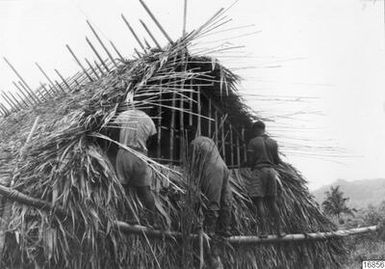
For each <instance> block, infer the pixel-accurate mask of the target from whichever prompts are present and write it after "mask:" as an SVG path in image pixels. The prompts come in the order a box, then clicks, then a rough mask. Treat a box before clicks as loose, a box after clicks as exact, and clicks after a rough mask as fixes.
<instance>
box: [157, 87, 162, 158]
mask: <svg viewBox="0 0 385 269" xmlns="http://www.w3.org/2000/svg"><path fill="white" fill-rule="evenodd" d="M161 102H162V81H160V85H159V106H158V143H157V145H158V148H157V157H158V158H159V159H160V158H161V157H162V156H161V147H160V145H161V140H162V106H161Z"/></svg>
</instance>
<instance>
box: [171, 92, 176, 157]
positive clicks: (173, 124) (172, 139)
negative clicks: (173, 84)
mask: <svg viewBox="0 0 385 269" xmlns="http://www.w3.org/2000/svg"><path fill="white" fill-rule="evenodd" d="M175 98H176V94H175V90H174V91H173V93H172V101H171V102H172V105H171V106H172V108H171V124H170V159H171V161H172V162H174V142H175Z"/></svg>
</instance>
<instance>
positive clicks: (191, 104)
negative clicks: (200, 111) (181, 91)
mask: <svg viewBox="0 0 385 269" xmlns="http://www.w3.org/2000/svg"><path fill="white" fill-rule="evenodd" d="M192 85H193V81H192V80H190V85H189V90H190V113H189V125H190V126H192V125H193V115H192V113H194V91H193V87H192Z"/></svg>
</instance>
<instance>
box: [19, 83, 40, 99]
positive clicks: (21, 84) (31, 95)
mask: <svg viewBox="0 0 385 269" xmlns="http://www.w3.org/2000/svg"><path fill="white" fill-rule="evenodd" d="M18 83H19V85H20V87H22V88H23V90H24V91H25V92H26V93H27V94H28V95H29V97H31V100H33V101H34V102H35V103H36V104H38V103H40V100H39V98H37V96H36V95H35V93H34V92H31V91H29V90H28V89H27V88H26V87H25V86H24V84H23V83H22V82H21V81H18Z"/></svg>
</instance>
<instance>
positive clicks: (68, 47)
mask: <svg viewBox="0 0 385 269" xmlns="http://www.w3.org/2000/svg"><path fill="white" fill-rule="evenodd" d="M66 47H67V49H68V51H69V52H70V53H71V55H72V57H73V58H74V59H75V61H76V62H77V64H78V65H79V66H80V68H81V69H82V70H83V72H84V74H85V75H86V76H87V77H88V79H89V80H90V81H94V80H93V79H92V77H91V76H90V75H89V74H88V73H87V71H86V69H85V68H84V66H83V65H82V63H81V62H80V61H79V59H78V58H77V57H76V55H75V53H74V52H73V51H72V49H71V48H70V46H69V45H68V44H66Z"/></svg>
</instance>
